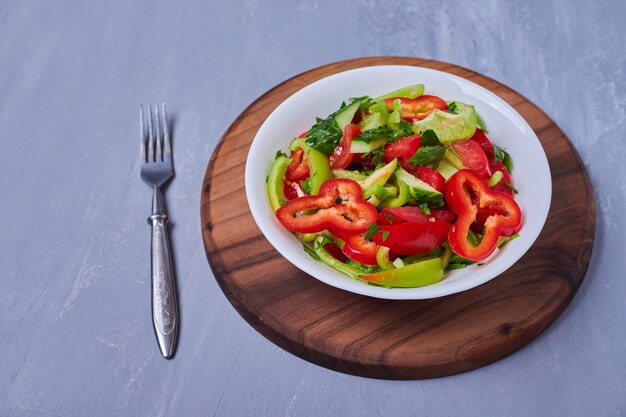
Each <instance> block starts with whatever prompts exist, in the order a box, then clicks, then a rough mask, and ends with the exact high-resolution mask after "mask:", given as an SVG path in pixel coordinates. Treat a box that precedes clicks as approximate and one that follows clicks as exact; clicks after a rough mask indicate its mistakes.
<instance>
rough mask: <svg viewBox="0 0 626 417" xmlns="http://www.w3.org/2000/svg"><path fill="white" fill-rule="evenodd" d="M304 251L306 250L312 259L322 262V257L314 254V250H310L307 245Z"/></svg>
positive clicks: (304, 246) (303, 246) (303, 247)
mask: <svg viewBox="0 0 626 417" xmlns="http://www.w3.org/2000/svg"><path fill="white" fill-rule="evenodd" d="M302 249H304V251H305V252H306V253H308V254H309V256H310V257H311V258H313V259H315V260H316V261H319V260H320V257H319V256H317V253H315V252H313V249H311V248H309V247H308V246H307V245H302Z"/></svg>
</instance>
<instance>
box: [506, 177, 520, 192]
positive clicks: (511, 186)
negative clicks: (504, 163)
mask: <svg viewBox="0 0 626 417" xmlns="http://www.w3.org/2000/svg"><path fill="white" fill-rule="evenodd" d="M502 184H503V185H504V186H505V187H506V188H508V189H509V190H511V191H513V192H514V193H515V194H519V191H517V188H515V187H514V186H513V184H511V183H510V182H507V181H504V180H502Z"/></svg>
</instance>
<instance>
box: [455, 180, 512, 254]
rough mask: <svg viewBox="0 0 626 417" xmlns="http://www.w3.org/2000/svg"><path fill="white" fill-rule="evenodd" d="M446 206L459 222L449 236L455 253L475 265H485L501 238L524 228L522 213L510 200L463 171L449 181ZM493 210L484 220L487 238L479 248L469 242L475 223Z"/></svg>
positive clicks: (484, 236) (484, 235)
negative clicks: (479, 213) (482, 212)
mask: <svg viewBox="0 0 626 417" xmlns="http://www.w3.org/2000/svg"><path fill="white" fill-rule="evenodd" d="M444 193H445V197H446V202H447V203H448V205H449V206H450V208H451V209H452V210H454V211H455V212H456V213H457V214H458V215H459V219H458V220H457V221H456V223H455V224H454V225H453V226H452V228H451V229H450V232H449V233H448V241H449V242H450V247H451V248H452V250H453V251H454V252H455V253H457V254H459V255H460V256H462V257H464V258H467V259H471V260H473V261H482V260H484V259H486V258H487V257H488V256H489V255H491V254H492V253H493V251H494V250H495V249H496V245H497V244H498V238H499V237H500V236H509V235H511V234H513V233H515V232H514V231H518V230H519V228H520V227H521V225H522V212H521V210H520V208H519V206H518V205H517V203H516V202H515V200H513V199H512V198H511V197H510V196H508V195H506V194H504V193H500V192H497V191H492V190H491V189H490V188H489V185H487V182H486V181H485V179H484V178H482V177H481V176H480V175H478V174H477V173H475V172H473V171H470V170H468V169H462V170H460V171H458V172H457V173H455V174H454V175H453V176H452V177H450V178H449V179H448V181H447V182H446V186H445V190H444ZM485 209H489V210H492V211H491V212H488V213H489V215H488V216H487V218H486V219H485V220H484V230H483V236H482V239H481V241H480V243H479V244H478V246H473V245H472V244H471V243H470V242H468V240H467V235H468V233H469V231H470V227H471V226H472V223H474V222H475V221H476V220H477V217H478V212H479V210H485Z"/></svg>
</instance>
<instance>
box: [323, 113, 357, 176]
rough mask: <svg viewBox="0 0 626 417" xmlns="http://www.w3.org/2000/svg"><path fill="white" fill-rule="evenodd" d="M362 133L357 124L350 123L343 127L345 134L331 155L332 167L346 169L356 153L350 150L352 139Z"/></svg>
mask: <svg viewBox="0 0 626 417" xmlns="http://www.w3.org/2000/svg"><path fill="white" fill-rule="evenodd" d="M360 134H361V129H360V128H359V127H358V126H357V125H353V124H348V125H346V127H344V129H343V136H342V137H341V140H340V141H339V143H338V144H337V147H336V148H335V150H334V151H333V153H332V154H331V155H330V167H331V168H332V169H346V168H348V165H350V163H351V162H352V158H353V157H354V154H353V153H352V152H350V146H351V145H352V139H354V138H355V137H357V136H359V135H360Z"/></svg>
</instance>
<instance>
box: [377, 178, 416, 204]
mask: <svg viewBox="0 0 626 417" xmlns="http://www.w3.org/2000/svg"><path fill="white" fill-rule="evenodd" d="M396 185H397V186H398V196H397V197H393V198H387V199H386V200H384V201H383V202H382V203H380V207H381V208H393V207H402V206H403V205H405V204H406V203H408V202H409V199H410V198H411V188H410V187H409V186H408V185H407V184H406V183H405V182H404V181H402V180H400V179H398V178H397V177H396Z"/></svg>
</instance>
